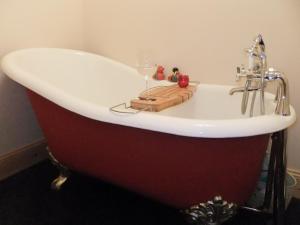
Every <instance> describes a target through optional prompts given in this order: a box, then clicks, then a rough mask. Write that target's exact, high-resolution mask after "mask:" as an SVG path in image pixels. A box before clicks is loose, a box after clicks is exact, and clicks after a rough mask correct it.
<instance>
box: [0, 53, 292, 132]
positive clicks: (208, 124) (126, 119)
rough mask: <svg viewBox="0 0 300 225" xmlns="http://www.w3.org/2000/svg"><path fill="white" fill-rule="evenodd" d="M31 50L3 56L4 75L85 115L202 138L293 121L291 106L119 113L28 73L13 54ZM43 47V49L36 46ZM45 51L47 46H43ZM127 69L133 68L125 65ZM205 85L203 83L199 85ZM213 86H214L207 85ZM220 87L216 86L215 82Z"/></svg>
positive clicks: (276, 126)
mask: <svg viewBox="0 0 300 225" xmlns="http://www.w3.org/2000/svg"><path fill="white" fill-rule="evenodd" d="M35 49H37V48H34V49H23V50H17V51H14V52H11V53H9V54H7V55H6V56H4V57H3V59H2V62H1V66H2V69H3V71H4V72H5V74H6V75H8V76H9V77H10V78H11V79H13V80H14V81H16V82H18V83H20V84H21V85H23V86H24V87H26V88H28V89H30V90H32V91H34V92H36V93H37V94H39V95H41V96H43V97H45V98H46V99H48V100H50V101H52V102H54V103H56V104H57V105H59V106H61V107H63V108H65V109H68V110H70V111H72V112H75V113H77V114H80V115H82V116H85V117H88V118H90V119H94V120H98V121H102V122H107V123H113V124H119V125H124V126H129V127H135V128H141V129H147V130H152V131H158V132H164V133H170V134H174V135H181V136H189V137H205V138H231V137H246V136H254V135H260V134H268V133H273V132H276V131H279V130H283V129H285V128H287V127H289V126H291V125H292V124H293V123H294V122H295V120H296V114H295V110H294V108H293V107H292V106H290V107H291V115H290V116H281V115H275V114H274V113H273V114H268V115H263V116H256V117H252V118H250V117H247V118H237V119H218V120H207V119H205V120H202V119H194V118H182V117H174V116H167V115H162V114H159V113H153V112H140V113H138V114H134V115H120V114H117V113H112V112H111V111H110V110H109V107H104V106H101V105H98V104H94V103H92V102H88V101H86V100H83V99H80V98H79V97H78V96H76V97H75V96H73V95H71V94H70V93H68V92H65V91H64V90H61V89H58V88H56V87H55V86H53V85H51V84H49V83H47V82H45V81H43V80H42V79H38V78H37V77H34V76H33V75H32V74H31V73H30V72H27V71H24V70H22V69H21V68H20V67H19V66H18V65H17V62H16V61H15V59H14V57H15V55H16V54H19V53H22V52H25V53H26V51H32V50H35ZM39 49H42V48H39ZM43 49H45V51H47V50H49V49H48V48H43ZM51 50H57V51H64V52H68V53H71V54H74V53H76V54H78V53H80V54H87V55H89V56H95V57H100V58H101V59H104V60H106V61H109V62H113V63H116V65H118V66H123V67H126V68H127V66H125V65H123V64H121V63H118V62H115V61H113V60H111V59H108V58H105V57H102V56H99V55H96V54H92V53H87V52H83V51H78V50H69V49H54V48H51ZM128 69H132V68H130V67H128ZM201 85H204V86H205V85H206V84H201ZM208 86H214V85H208ZM215 86H219V85H215Z"/></svg>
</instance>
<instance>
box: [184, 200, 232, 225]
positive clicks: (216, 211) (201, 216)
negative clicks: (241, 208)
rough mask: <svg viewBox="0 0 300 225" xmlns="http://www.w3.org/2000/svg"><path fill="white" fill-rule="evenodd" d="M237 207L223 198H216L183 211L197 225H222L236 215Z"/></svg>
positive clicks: (190, 221) (189, 220)
mask: <svg viewBox="0 0 300 225" xmlns="http://www.w3.org/2000/svg"><path fill="white" fill-rule="evenodd" d="M236 211H237V205H236V204H234V203H227V202H226V201H224V200H223V199H222V197H221V196H216V197H214V199H213V200H212V201H208V202H206V203H200V204H198V205H194V206H191V207H190V208H188V209H185V210H182V213H183V214H185V215H186V217H187V220H188V222H189V223H191V224H196V225H200V224H201V225H220V224H222V223H223V222H225V221H226V220H228V219H230V218H231V217H233V216H234V215H235V214H236Z"/></svg>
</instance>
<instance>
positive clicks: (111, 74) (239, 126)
mask: <svg viewBox="0 0 300 225" xmlns="http://www.w3.org/2000/svg"><path fill="white" fill-rule="evenodd" d="M2 68H3V70H4V72H5V73H6V74H7V75H8V76H9V77H10V78H11V79H13V80H15V81H16V82H18V83H20V84H21V85H23V86H25V87H26V88H27V89H28V95H29V98H30V100H31V103H32V106H33V108H34V110H35V112H36V115H37V118H38V121H39V123H40V125H41V127H42V129H43V132H44V135H45V137H46V138H47V140H48V144H49V148H50V150H51V153H52V154H53V156H54V157H55V158H56V159H57V160H58V161H59V162H60V163H61V164H63V165H64V166H66V167H68V168H71V169H73V170H76V171H80V172H82V173H86V174H88V175H90V176H94V177H98V178H99V179H103V180H106V181H109V182H112V183H114V184H117V185H120V186H123V187H125V188H128V189H130V190H133V191H135V192H138V193H141V194H143V195H146V196H149V197H151V198H154V199H157V200H158V201H161V202H163V203H166V204H169V205H172V206H175V207H178V208H185V207H189V206H191V205H193V204H196V203H199V202H205V201H207V200H209V199H212V198H213V197H214V196H216V195H221V196H222V197H223V198H224V199H226V200H228V201H232V202H235V203H237V204H244V203H245V201H247V199H248V198H249V197H250V195H251V193H252V192H253V190H254V187H255V185H256V182H257V179H258V176H259V174H260V169H261V164H262V160H263V158H264V155H265V151H266V149H267V145H268V142H269V137H270V134H272V133H273V132H276V131H280V130H283V129H285V128H287V127H288V126H290V125H291V124H292V123H293V122H294V121H295V112H294V110H293V108H292V107H291V115H290V116H286V117H283V116H280V115H275V114H274V113H273V112H274V107H275V104H274V103H273V98H274V96H273V95H271V94H268V93H267V94H266V115H264V116H260V115H258V114H259V113H258V112H255V113H256V116H254V117H252V118H249V117H248V116H244V115H241V114H240V101H241V95H239V94H237V95H234V96H230V95H229V94H228V93H229V90H230V88H231V87H230V86H220V85H208V84H200V85H198V87H197V92H196V93H195V95H194V97H193V98H192V99H191V100H189V101H187V102H185V103H183V104H181V105H178V106H175V107H172V108H169V109H166V110H163V111H161V112H157V113H153V112H140V113H138V114H135V115H131V114H118V113H113V112H111V111H110V110H109V108H110V107H112V106H114V105H117V104H119V103H122V102H129V101H130V99H132V98H134V97H137V96H138V94H139V93H140V92H141V91H142V90H143V88H144V80H143V78H142V77H141V76H139V75H138V74H137V72H136V71H135V70H134V69H132V68H130V67H127V66H125V65H123V64H120V63H118V62H115V61H113V60H110V59H107V58H104V57H101V56H98V55H94V54H90V53H86V52H81V51H75V50H66V49H45V48H41V49H38V48H37V49H25V50H19V51H15V52H13V53H10V54H8V55H7V56H6V57H5V58H4V59H3V61H2ZM151 82H152V83H151V84H152V85H153V86H155V85H168V82H165V81H162V82H159V81H151ZM256 108H259V107H256ZM255 113H254V114H255Z"/></svg>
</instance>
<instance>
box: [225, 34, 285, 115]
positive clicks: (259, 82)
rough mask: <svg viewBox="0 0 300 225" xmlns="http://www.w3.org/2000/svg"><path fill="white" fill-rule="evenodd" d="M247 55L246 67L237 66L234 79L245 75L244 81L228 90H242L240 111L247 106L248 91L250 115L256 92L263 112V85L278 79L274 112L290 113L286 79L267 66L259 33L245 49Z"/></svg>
mask: <svg viewBox="0 0 300 225" xmlns="http://www.w3.org/2000/svg"><path fill="white" fill-rule="evenodd" d="M245 51H246V53H247V55H248V68H247V69H246V68H245V67H244V66H243V65H242V66H241V67H237V75H236V80H237V81H239V80H240V78H242V77H245V78H246V82H245V85H244V86H243V87H237V88H232V89H231V90H230V92H229V94H230V95H233V94H234V93H235V92H243V97H242V104H241V112H242V114H245V113H246V111H247V106H248V99H249V92H253V95H252V100H251V105H250V117H252V116H253V109H254V103H255V99H256V92H257V91H259V93H260V113H261V115H264V114H265V97H264V95H265V87H266V85H267V82H268V81H273V80H276V81H278V86H277V92H276V97H275V101H276V102H277V105H276V109H275V113H276V114H280V115H283V116H288V115H290V105H289V96H288V92H289V89H288V81H287V79H286V78H285V76H284V75H283V74H282V73H281V72H279V71H276V70H274V69H273V68H269V69H268V67H267V56H266V53H265V44H264V41H263V38H262V36H261V35H258V36H257V37H256V38H255V39H254V43H253V44H252V46H251V47H250V48H248V49H246V50H245Z"/></svg>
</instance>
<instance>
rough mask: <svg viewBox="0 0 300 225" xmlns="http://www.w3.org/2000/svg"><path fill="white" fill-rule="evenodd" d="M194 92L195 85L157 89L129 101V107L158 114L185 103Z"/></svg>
mask: <svg viewBox="0 0 300 225" xmlns="http://www.w3.org/2000/svg"><path fill="white" fill-rule="evenodd" d="M195 91H196V86H195V85H189V86H188V87H186V88H180V87H179V86H178V85H177V84H175V85H172V86H166V87H157V88H154V89H150V90H148V91H147V92H144V93H142V94H141V95H140V98H139V99H133V100H131V107H132V108H134V109H138V110H145V111H151V112H159V111H161V110H163V109H166V108H169V107H171V106H174V105H178V104H181V103H183V102H185V101H187V100H188V99H190V98H191V97H192V96H193V93H194V92H195Z"/></svg>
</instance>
